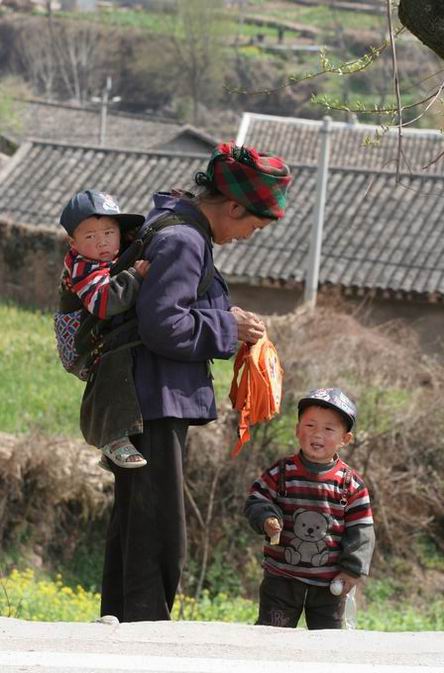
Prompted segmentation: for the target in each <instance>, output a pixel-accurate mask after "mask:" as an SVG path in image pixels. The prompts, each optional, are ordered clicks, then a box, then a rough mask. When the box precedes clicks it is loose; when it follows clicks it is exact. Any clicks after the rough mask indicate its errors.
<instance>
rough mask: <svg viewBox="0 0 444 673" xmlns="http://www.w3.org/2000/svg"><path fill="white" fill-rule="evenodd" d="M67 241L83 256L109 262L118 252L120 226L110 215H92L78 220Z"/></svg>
mask: <svg viewBox="0 0 444 673" xmlns="http://www.w3.org/2000/svg"><path fill="white" fill-rule="evenodd" d="M69 243H70V245H71V246H72V247H73V248H75V249H76V250H77V252H78V253H80V254H81V255H83V257H87V258H88V259H94V260H96V261H99V262H111V261H112V260H113V259H114V258H115V257H116V256H117V255H118V254H119V249H120V227H119V225H118V223H117V221H116V220H115V219H113V218H112V217H108V216H107V215H101V216H100V217H95V216H94V215H93V216H92V217H87V218H86V220H83V222H80V224H79V226H78V227H77V229H76V230H75V232H74V235H73V236H72V238H71V237H70V239H69Z"/></svg>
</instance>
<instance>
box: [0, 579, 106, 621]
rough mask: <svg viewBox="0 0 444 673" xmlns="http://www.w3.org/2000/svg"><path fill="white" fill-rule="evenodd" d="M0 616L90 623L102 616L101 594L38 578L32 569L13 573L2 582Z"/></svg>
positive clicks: (0, 582)
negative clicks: (100, 612) (100, 614)
mask: <svg viewBox="0 0 444 673" xmlns="http://www.w3.org/2000/svg"><path fill="white" fill-rule="evenodd" d="M0 585H1V586H0V589H1V591H0V615H2V616H4V617H15V618H17V619H28V620H32V621H45V622H56V621H63V622H89V621H92V620H94V619H95V618H96V617H97V616H98V614H99V602H100V596H99V594H94V593H92V592H89V591H85V590H84V589H83V588H82V587H81V586H77V587H76V588H75V589H72V588H71V587H67V586H65V585H64V584H63V582H62V578H61V576H60V575H58V576H57V577H56V578H55V579H54V580H50V579H46V578H37V577H36V575H35V573H34V571H33V570H25V571H23V572H20V571H18V570H13V571H12V572H11V574H10V575H9V576H8V577H4V578H2V579H1V580H0Z"/></svg>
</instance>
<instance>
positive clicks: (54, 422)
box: [0, 304, 233, 437]
mask: <svg viewBox="0 0 444 673" xmlns="http://www.w3.org/2000/svg"><path fill="white" fill-rule="evenodd" d="M0 324H1V325H2V329H1V333H0V371H1V372H2V376H1V377H0V398H1V400H2V404H1V405H0V431H1V432H10V433H24V432H36V431H38V432H41V433H44V434H48V435H63V436H71V437H79V436H80V430H79V409H80V401H81V397H82V393H83V388H84V384H83V383H82V382H81V381H79V379H77V378H76V377H75V376H72V375H71V374H68V373H67V372H65V370H64V369H63V367H62V365H61V363H60V360H59V357H58V354H57V349H56V344H55V337H54V334H53V324H52V315H51V314H50V313H42V312H41V311H35V310H30V309H24V308H20V307H18V306H14V305H12V304H0ZM232 371H233V364H232V362H231V361H222V360H217V361H215V362H214V366H213V375H214V385H215V390H216V397H217V399H218V401H219V402H221V401H223V400H226V399H227V396H228V391H229V387H230V382H231V377H232Z"/></svg>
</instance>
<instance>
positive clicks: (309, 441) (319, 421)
mask: <svg viewBox="0 0 444 673" xmlns="http://www.w3.org/2000/svg"><path fill="white" fill-rule="evenodd" d="M296 437H297V438H298V440H299V446H300V447H301V449H302V451H303V452H304V456H306V458H308V460H310V461H311V462H312V463H323V464H326V463H329V462H331V461H332V460H333V458H334V457H335V455H336V453H337V452H338V451H339V449H342V448H343V447H344V446H346V445H347V444H349V443H350V442H351V441H352V439H353V435H352V433H351V432H347V428H346V427H345V424H344V422H343V421H342V419H341V417H340V415H339V414H338V413H337V412H336V411H334V410H333V409H325V408H323V407H316V406H310V407H307V409H305V411H304V412H303V414H302V416H301V417H300V419H299V423H298V424H297V426H296Z"/></svg>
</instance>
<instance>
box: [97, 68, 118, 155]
mask: <svg viewBox="0 0 444 673" xmlns="http://www.w3.org/2000/svg"><path fill="white" fill-rule="evenodd" d="M112 86H113V83H112V79H111V77H110V76H109V75H108V76H107V78H106V83H105V86H104V87H103V89H102V95H101V96H100V98H99V97H98V96H94V97H93V98H91V100H92V102H93V103H100V130H99V145H100V146H101V147H103V145H104V144H105V140H106V120H107V115H108V105H109V104H110V103H118V102H119V101H121V100H122V99H121V97H120V96H113V98H111V99H110V93H111V89H112Z"/></svg>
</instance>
